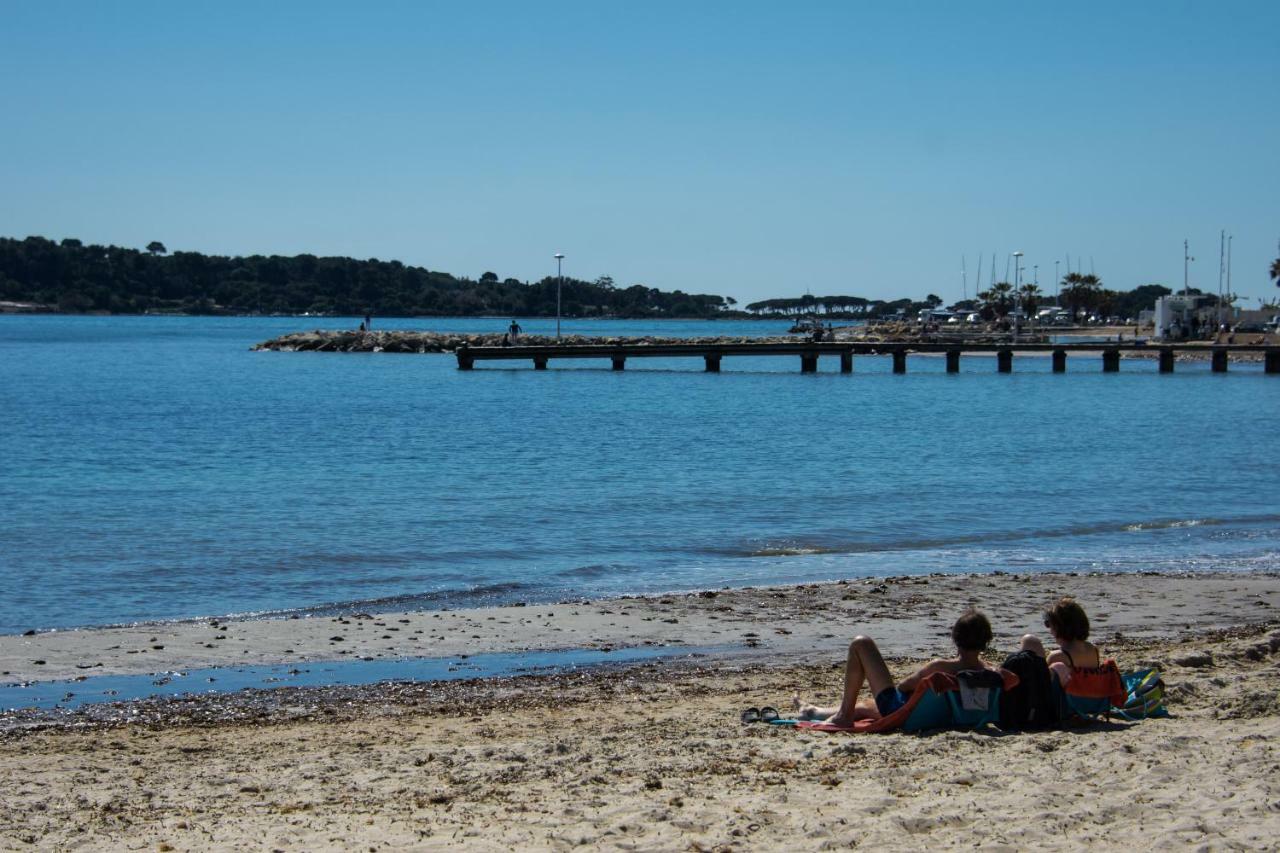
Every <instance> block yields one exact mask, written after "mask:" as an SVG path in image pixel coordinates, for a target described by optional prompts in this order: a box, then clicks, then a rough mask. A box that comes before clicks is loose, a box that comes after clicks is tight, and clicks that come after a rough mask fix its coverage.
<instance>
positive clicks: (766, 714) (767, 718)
mask: <svg viewBox="0 0 1280 853" xmlns="http://www.w3.org/2000/svg"><path fill="white" fill-rule="evenodd" d="M781 716H782V715H781V714H779V713H778V709H777V708H775V707H773V706H772V705H765V706H764V707H763V708H761V709H760V722H762V723H772V722H774V721H775V720H777V719H779V718H780V717H781Z"/></svg>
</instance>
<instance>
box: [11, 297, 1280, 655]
mask: <svg viewBox="0 0 1280 853" xmlns="http://www.w3.org/2000/svg"><path fill="white" fill-rule="evenodd" d="M508 319H509V318H497V319H492V320H481V319H468V320H390V319H388V320H381V319H379V320H376V322H375V328H421V329H438V330H460V331H502V330H503V329H505V326H506V323H507V321H508ZM357 322H358V320H356V319H351V320H348V321H341V320H332V319H325V320H317V319H312V318H180V317H57V316H3V317H0V442H2V446H3V452H4V455H3V462H0V466H2V471H0V511H2V512H3V521H2V522H0V584H2V585H3V589H4V590H5V595H3V596H0V633H11V632H16V631H22V630H26V629H28V628H49V627H70V626H80V625H96V624H111V623H122V622H131V621H136V620H151V619H176V618H189V617H198V616H205V615H227V614H236V613H247V612H264V611H281V610H293V609H298V610H303V611H314V610H317V609H321V608H324V607H326V606H328V607H338V608H343V607H360V608H364V609H378V608H388V609H390V608H394V609H413V608H418V607H441V606H448V607H458V606H468V605H475V604H481V603H494V602H510V601H534V600H548V599H563V598H569V597H578V596H607V595H616V594H627V593H636V592H655V591H663V590H672V589H693V588H705V587H719V586H724V585H755V584H765V583H776V582H795V581H807V580H824V579H832V578H839V577H854V576H867V575H879V574H906V573H917V572H919V573H923V572H938V571H943V572H970V571H990V570H1006V571H1036V570H1046V569H1054V570H1069V571H1088V570H1107V571H1136V570H1180V569H1192V570H1195V569H1227V570H1232V569H1236V570H1251V569H1252V570H1277V569H1280V500H1278V499H1277V495H1278V494H1280V488H1277V487H1278V486H1280V483H1278V480H1280V468H1277V467H1276V465H1275V463H1274V461H1273V460H1274V452H1273V448H1274V446H1275V441H1276V439H1275V435H1274V429H1273V425H1274V422H1275V418H1276V415H1277V413H1280V377H1276V376H1266V375H1264V374H1263V373H1262V371H1261V369H1260V368H1259V367H1257V366H1251V365H1235V364H1233V365H1232V366H1231V371H1230V372H1229V373H1228V374H1226V375H1214V374H1211V373H1210V372H1209V370H1208V367H1207V365H1204V364H1187V365H1184V364H1179V365H1178V367H1177V372H1176V373H1175V374H1173V375H1172V376H1161V375H1158V374H1157V373H1156V371H1155V364H1154V362H1146V361H1129V360H1126V361H1124V362H1123V364H1122V369H1121V372H1120V373H1119V374H1103V373H1101V372H1100V370H1101V368H1100V364H1099V361H1098V360H1097V359H1096V358H1080V359H1074V360H1072V361H1071V363H1070V364H1069V372H1068V374H1067V375H1065V376H1055V375H1053V374H1051V373H1050V372H1049V363H1048V360H1047V359H1036V358H1026V359H1021V358H1020V359H1018V360H1016V361H1015V372H1014V373H1013V374H1012V375H1000V374H997V373H996V371H995V365H994V361H993V359H991V358H983V357H978V356H974V357H966V358H965V359H964V361H963V363H962V372H961V373H960V375H958V376H949V375H946V374H945V373H944V372H943V363H942V361H941V359H936V358H928V357H923V356H916V357H912V358H911V359H910V362H909V372H908V373H907V374H906V375H905V376H895V375H893V374H892V373H891V372H890V369H889V364H888V361H887V360H886V359H880V358H871V357H868V358H858V359H857V360H856V366H855V373H854V374H853V375H850V376H846V375H841V374H839V373H838V372H837V370H838V360H835V359H832V360H829V361H828V360H826V359H824V360H823V362H822V363H821V365H820V371H819V373H817V374H816V375H803V374H801V373H799V363H798V359H795V360H792V359H789V358H787V359H782V358H765V359H747V358H740V359H726V360H725V362H724V372H723V373H721V374H719V375H714V374H705V373H703V372H701V362H700V361H697V360H692V359H690V360H678V359H677V360H659V359H652V360H649V359H645V360H632V361H631V362H629V363H628V365H627V370H626V371H625V372H622V373H614V372H612V371H610V370H609V364H608V362H605V361H601V362H564V363H558V362H552V369H550V370H548V371H546V372H534V371H533V370H532V369H530V367H529V366H528V365H524V364H521V365H519V366H511V365H504V364H502V363H496V364H486V363H481V364H479V365H478V366H477V369H476V370H474V371H470V372H460V371H458V370H457V369H456V362H455V360H454V359H453V357H452V356H448V355H387V354H371V355H343V354H321V353H253V352H250V351H249V347H250V346H251V345H252V344H254V343H256V342H258V341H261V340H264V339H266V338H269V337H273V336H275V335H277V334H281V333H284V332H289V331H300V330H305V329H310V328H315V327H317V326H320V327H328V328H351V327H354V326H355V325H356V323H357ZM523 325H524V326H525V329H526V331H527V332H545V331H548V330H552V331H553V330H554V321H550V322H548V321H527V322H523ZM784 325H785V324H779V323H750V322H736V323H731V322H706V323H696V322H653V323H647V324H646V323H633V322H622V321H596V322H585V321H568V322H566V323H565V331H566V333H569V332H573V333H584V334H618V335H627V334H637V335H638V334H646V333H653V334H669V335H703V334H705V335H717V334H755V335H763V334H776V333H778V332H779V331H782V330H783V327H784Z"/></svg>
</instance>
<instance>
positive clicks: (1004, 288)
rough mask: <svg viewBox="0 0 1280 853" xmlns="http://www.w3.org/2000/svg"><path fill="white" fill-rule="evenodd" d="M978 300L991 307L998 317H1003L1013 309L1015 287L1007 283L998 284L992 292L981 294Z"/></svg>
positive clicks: (986, 291) (987, 291) (993, 287)
mask: <svg viewBox="0 0 1280 853" xmlns="http://www.w3.org/2000/svg"><path fill="white" fill-rule="evenodd" d="M978 298H979V299H981V300H982V301H983V302H985V303H987V304H988V305H990V306H991V310H993V311H995V313H996V315H997V316H999V317H1003V316H1005V315H1006V314H1008V313H1009V310H1010V309H1011V308H1012V307H1013V285H1012V284H1010V283H1009V282H1007V281H1001V282H997V283H996V284H993V285H991V289H990V290H984V291H982V293H979V294H978Z"/></svg>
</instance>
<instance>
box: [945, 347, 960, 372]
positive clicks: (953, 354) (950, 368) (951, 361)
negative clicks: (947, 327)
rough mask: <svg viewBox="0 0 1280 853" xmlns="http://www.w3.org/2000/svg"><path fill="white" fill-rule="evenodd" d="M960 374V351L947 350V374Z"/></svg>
mask: <svg viewBox="0 0 1280 853" xmlns="http://www.w3.org/2000/svg"><path fill="white" fill-rule="evenodd" d="M959 372H960V350H958V349H949V350H947V373H959Z"/></svg>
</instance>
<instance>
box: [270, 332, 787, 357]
mask: <svg viewBox="0 0 1280 853" xmlns="http://www.w3.org/2000/svg"><path fill="white" fill-rule="evenodd" d="M797 337H798V336H796V335H790V336H785V335H784V336H781V337H771V338H762V337H742V336H721V337H710V338H668V337H654V336H644V337H635V338H625V337H590V336H587V335H565V336H564V337H563V338H562V339H561V340H559V341H557V340H556V339H555V338H554V337H551V336H548V335H521V336H520V346H552V345H555V344H561V345H570V346H573V345H578V346H587V345H597V346H599V345H609V344H628V345H631V346H637V345H639V346H644V345H649V346H660V345H669V344H744V343H785V342H788V341H795V340H796V339H797ZM502 338H503V336H502V335H501V334H465V333H460V332H403V331H377V332H349V331H321V330H319V329H317V330H315V331H313V332H294V333H293V334H289V335H282V336H280V337H278V338H272V339H271V340H269V341H263V342H262V343H260V344H256V345H254V346H253V349H254V350H274V351H277V352H400V353H428V352H453V351H454V350H456V349H457V348H458V347H460V346H461V345H463V344H464V343H465V344H466V345H467V346H472V347H498V346H502Z"/></svg>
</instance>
